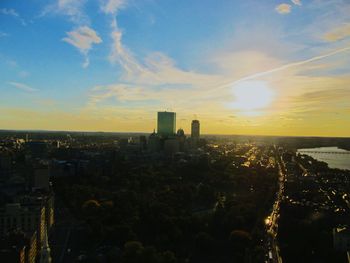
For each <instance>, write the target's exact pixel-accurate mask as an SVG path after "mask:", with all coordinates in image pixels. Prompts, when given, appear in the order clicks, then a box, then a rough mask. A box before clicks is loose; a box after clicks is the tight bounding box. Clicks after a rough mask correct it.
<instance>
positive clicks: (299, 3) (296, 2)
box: [291, 0, 302, 6]
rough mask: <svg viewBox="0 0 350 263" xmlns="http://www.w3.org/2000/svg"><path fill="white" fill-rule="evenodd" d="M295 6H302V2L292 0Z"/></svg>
mask: <svg viewBox="0 0 350 263" xmlns="http://www.w3.org/2000/svg"><path fill="white" fill-rule="evenodd" d="M291 1H292V3H293V4H295V5H299V6H301V5H302V4H301V0H291Z"/></svg>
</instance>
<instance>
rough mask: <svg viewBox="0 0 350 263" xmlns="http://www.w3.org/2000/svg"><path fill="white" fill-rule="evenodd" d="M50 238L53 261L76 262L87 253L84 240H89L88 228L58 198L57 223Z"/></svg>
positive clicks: (61, 262)
mask: <svg viewBox="0 0 350 263" xmlns="http://www.w3.org/2000/svg"><path fill="white" fill-rule="evenodd" d="M49 240H50V247H51V257H52V262H53V263H66V262H76V259H77V258H78V257H79V256H80V255H82V254H85V248H84V244H83V243H84V242H82V241H84V240H87V237H86V229H85V227H84V225H83V224H82V223H81V222H79V221H78V220H77V219H75V218H74V216H73V215H72V214H71V213H70V212H69V210H68V208H66V207H65V206H64V205H63V203H62V202H61V201H60V200H59V199H58V198H56V199H55V224H54V226H53V228H52V230H51V232H50V235H49Z"/></svg>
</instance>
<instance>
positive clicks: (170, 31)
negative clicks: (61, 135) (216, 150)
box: [0, 0, 350, 137]
mask: <svg viewBox="0 0 350 263" xmlns="http://www.w3.org/2000/svg"><path fill="white" fill-rule="evenodd" d="M349 13H350V3H349V2H348V1H345V0H325V1H320V0H313V1H300V0H293V1H289V0H288V1H287V0H285V1H264V3H261V1H253V0H252V1H232V2H229V1H225V2H224V3H221V4H218V3H216V2H214V1H180V2H177V3H170V2H165V1H137V0H89V1H88V0H86V1H83V0H76V1H72V0H52V1H45V3H42V2H41V1H37V0H31V1H25V3H24V2H23V1H19V0H14V1H2V3H1V4H0V72H2V74H0V91H1V98H0V101H1V103H0V128H1V129H21V130H25V129H28V130H67V131H106V132H133V131H135V132H149V133H150V132H151V131H152V130H153V129H154V128H156V121H157V120H156V113H157V111H160V110H167V109H171V111H174V112H176V114H177V115H178V119H177V127H182V128H183V129H184V130H185V131H187V132H188V133H189V131H190V130H191V120H194V119H199V120H200V122H201V133H203V134H247V135H281V136H285V135H287V136H334V137H349V136H350V132H349V131H350V86H349V85H350V74H349V72H350V71H349V70H350V18H349V15H348V14H349Z"/></svg>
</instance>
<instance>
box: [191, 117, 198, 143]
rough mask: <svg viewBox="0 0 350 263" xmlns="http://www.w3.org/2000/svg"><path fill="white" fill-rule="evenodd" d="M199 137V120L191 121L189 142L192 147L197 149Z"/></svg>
mask: <svg viewBox="0 0 350 263" xmlns="http://www.w3.org/2000/svg"><path fill="white" fill-rule="evenodd" d="M199 136H200V124H199V120H193V121H192V124H191V140H192V146H193V147H198V142H199Z"/></svg>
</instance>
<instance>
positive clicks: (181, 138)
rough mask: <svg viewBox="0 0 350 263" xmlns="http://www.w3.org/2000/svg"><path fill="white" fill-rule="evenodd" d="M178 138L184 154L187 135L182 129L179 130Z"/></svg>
mask: <svg viewBox="0 0 350 263" xmlns="http://www.w3.org/2000/svg"><path fill="white" fill-rule="evenodd" d="M176 138H177V140H178V141H179V147H180V151H182V152H183V151H184V150H185V143H186V135H185V132H184V130H183V129H181V128H180V129H178V130H177V133H176Z"/></svg>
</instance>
